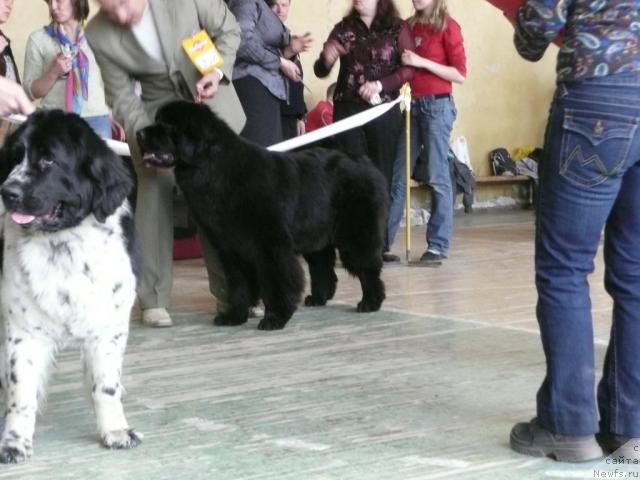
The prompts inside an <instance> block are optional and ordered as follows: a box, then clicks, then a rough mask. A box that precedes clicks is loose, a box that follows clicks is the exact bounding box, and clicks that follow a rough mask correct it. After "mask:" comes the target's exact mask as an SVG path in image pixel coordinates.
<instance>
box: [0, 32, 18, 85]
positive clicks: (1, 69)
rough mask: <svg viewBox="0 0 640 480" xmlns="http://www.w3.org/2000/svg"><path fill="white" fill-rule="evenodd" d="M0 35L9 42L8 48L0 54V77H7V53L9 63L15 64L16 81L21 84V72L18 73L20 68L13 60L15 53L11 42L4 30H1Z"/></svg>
mask: <svg viewBox="0 0 640 480" xmlns="http://www.w3.org/2000/svg"><path fill="white" fill-rule="evenodd" d="M0 35H1V36H3V37H4V38H5V40H6V41H7V46H6V48H5V49H4V50H3V51H2V52H0V76H1V77H4V76H6V75H7V62H6V60H5V53H6V54H7V55H8V56H9V59H8V60H9V61H10V62H11V63H12V64H13V71H14V72H15V73H16V81H17V82H18V83H20V72H19V71H18V67H17V65H16V61H15V59H14V58H13V52H12V51H11V40H9V37H7V36H6V35H5V34H4V33H3V32H2V30H0Z"/></svg>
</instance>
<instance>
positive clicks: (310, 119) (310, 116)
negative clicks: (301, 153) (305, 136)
mask: <svg viewBox="0 0 640 480" xmlns="http://www.w3.org/2000/svg"><path fill="white" fill-rule="evenodd" d="M331 123H333V103H331V102H327V101H326V100H322V101H321V102H318V104H317V105H316V106H315V107H313V109H312V110H311V111H310V112H309V113H307V117H306V119H305V132H307V133H309V132H312V131H314V130H317V129H319V128H322V127H325V126H327V125H329V124H331Z"/></svg>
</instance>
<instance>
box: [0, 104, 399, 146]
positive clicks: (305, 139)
mask: <svg viewBox="0 0 640 480" xmlns="http://www.w3.org/2000/svg"><path fill="white" fill-rule="evenodd" d="M399 103H403V108H409V106H410V104H411V94H410V93H409V95H408V96H407V94H406V93H405V92H403V93H402V94H401V95H400V96H399V97H398V98H396V99H395V100H394V101H392V102H388V103H383V104H380V105H376V106H375V107H371V108H369V109H367V110H365V111H364V112H360V113H356V114H355V115H352V116H350V117H347V118H344V119H342V120H339V121H337V122H334V123H332V124H331V125H327V126H326V127H322V128H319V129H318V130H314V131H313V132H309V133H305V134H304V135H300V136H299V137H295V138H292V139H290V140H286V141H284V142H280V143H276V144H275V145H271V146H270V147H267V150H271V151H272V152H286V151H289V150H293V149H294V148H299V147H303V146H304V145H308V144H310V143H313V142H317V141H318V140H322V139H323V138H327V137H330V136H332V135H337V134H338V133H342V132H346V131H347V130H351V129H352V128H356V127H359V126H361V125H364V124H365V123H369V122H370V121H371V120H374V119H376V118H378V117H381V116H382V115H384V114H385V113H387V112H388V111H389V110H391V109H392V108H393V107H395V106H396V105H397V104H399ZM2 118H3V119H5V120H8V121H9V122H12V123H18V124H19V123H23V122H24V121H25V120H26V117H25V116H24V115H10V116H8V117H2ZM104 140H105V141H106V142H107V145H108V146H109V148H111V150H113V151H114V152H115V153H116V154H117V155H120V156H121V157H129V156H131V151H130V150H129V145H127V144H126V143H125V142H118V141H116V140H111V139H108V138H105V139H104Z"/></svg>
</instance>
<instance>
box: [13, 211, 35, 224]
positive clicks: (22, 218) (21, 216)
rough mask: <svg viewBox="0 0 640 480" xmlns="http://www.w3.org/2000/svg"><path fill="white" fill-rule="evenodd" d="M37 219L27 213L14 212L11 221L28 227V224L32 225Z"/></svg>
mask: <svg viewBox="0 0 640 480" xmlns="http://www.w3.org/2000/svg"><path fill="white" fill-rule="evenodd" d="M35 218H36V217H34V216H33V215H27V214H25V213H19V212H13V213H12V214H11V220H13V221H14V222H16V223H17V224H18V225H26V224H27V223H31V222H33V221H34V220H35Z"/></svg>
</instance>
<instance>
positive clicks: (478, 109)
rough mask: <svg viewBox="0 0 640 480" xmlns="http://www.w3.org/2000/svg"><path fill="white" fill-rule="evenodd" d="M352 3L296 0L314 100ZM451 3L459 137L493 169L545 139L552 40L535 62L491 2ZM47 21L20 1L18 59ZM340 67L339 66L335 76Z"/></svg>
mask: <svg viewBox="0 0 640 480" xmlns="http://www.w3.org/2000/svg"><path fill="white" fill-rule="evenodd" d="M176 1H180V0H176ZM396 2H397V5H398V6H399V8H400V9H401V13H402V14H403V16H408V15H409V14H410V13H411V2H410V0H401V1H400V0H396ZM350 4H351V2H350V0H292V7H291V15H290V18H289V22H288V24H289V27H290V28H291V29H292V30H293V31H294V32H295V33H302V32H307V31H309V32H311V33H312V34H313V36H314V37H315V39H316V40H315V44H314V46H313V48H312V50H311V52H309V53H307V54H305V55H304V56H303V65H304V70H305V72H306V76H305V84H306V85H307V86H308V88H309V89H310V91H307V93H306V96H307V104H308V106H309V107H312V106H313V105H315V103H316V102H317V101H318V100H319V99H320V98H322V97H323V96H324V91H325V89H326V86H327V85H328V84H329V83H330V81H329V80H327V79H316V78H315V76H314V75H313V62H314V60H315V59H316V58H317V56H318V54H319V52H320V49H321V47H322V43H323V42H324V40H325V39H326V37H327V35H328V34H329V32H330V30H331V28H332V26H333V25H334V24H335V23H336V22H337V21H339V20H340V18H342V16H343V15H344V14H345V13H346V11H347V9H348V8H349V6H350ZM450 7H451V11H452V14H453V16H454V17H455V18H456V19H457V20H458V22H459V23H460V24H461V25H462V29H463V34H464V37H465V45H466V49H467V57H468V70H469V72H468V78H467V81H466V82H465V84H464V85H462V86H456V88H455V99H456V103H457V106H458V120H457V122H456V125H455V129H454V136H456V135H465V136H466V137H467V140H468V142H469V146H470V151H471V158H472V162H473V165H474V168H475V170H476V171H477V173H478V174H480V175H483V174H488V173H489V167H488V161H487V152H488V151H489V150H491V149H492V148H495V147H498V146H506V147H507V148H509V149H512V148H514V147H516V146H519V145H523V144H533V145H539V144H540V143H541V141H542V135H543V129H544V124H545V121H546V116H547V110H548V105H549V101H550V97H551V94H552V91H553V84H554V65H555V53H556V52H555V47H552V48H553V50H554V51H549V52H548V53H547V55H546V57H545V59H544V60H543V61H541V62H539V63H538V64H530V63H528V62H525V61H524V60H521V59H520V58H519V57H518V56H517V54H516V53H515V50H514V48H513V44H512V33H513V30H512V27H511V26H510V25H509V24H508V22H507V21H506V20H504V19H503V18H502V16H501V14H500V13H499V12H498V11H497V10H495V9H494V8H493V7H491V6H489V5H488V4H487V3H486V2H484V1H483V0H450ZM94 9H95V8H94ZM47 21H48V14H47V7H46V4H45V3H44V1H43V0H15V3H14V11H13V13H12V16H11V19H10V20H9V22H8V24H7V25H5V26H4V30H5V31H6V33H7V34H8V35H9V36H10V37H11V39H12V41H13V47H14V52H15V54H16V60H17V61H18V63H19V65H20V66H21V65H22V60H23V57H24V45H25V42H26V39H27V37H28V35H29V33H30V32H31V31H33V30H35V29H37V28H40V27H42V25H44V24H45V23H47ZM336 73H337V68H335V69H334V72H332V77H331V78H334V77H335V74H336Z"/></svg>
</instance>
